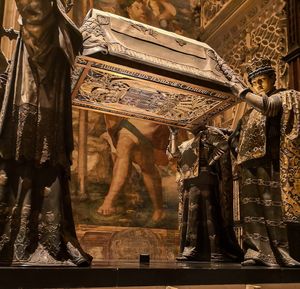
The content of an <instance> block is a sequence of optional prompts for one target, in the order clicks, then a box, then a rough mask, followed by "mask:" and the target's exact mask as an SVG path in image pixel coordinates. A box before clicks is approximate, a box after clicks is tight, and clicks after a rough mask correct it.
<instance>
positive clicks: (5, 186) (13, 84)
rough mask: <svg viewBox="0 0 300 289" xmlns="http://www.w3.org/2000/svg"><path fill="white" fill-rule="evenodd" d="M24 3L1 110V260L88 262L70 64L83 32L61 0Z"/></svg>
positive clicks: (20, 2) (20, 4) (19, 2)
mask: <svg viewBox="0 0 300 289" xmlns="http://www.w3.org/2000/svg"><path fill="white" fill-rule="evenodd" d="M16 4H17V8H18V10H19V12H20V15H21V18H20V24H21V31H20V37H19V39H18V41H17V45H16V50H15V54H14V58H13V60H12V64H11V68H10V71H9V75H8V80H7V84H6V90H5V95H4V98H3V102H2V107H1V113H0V263H1V264H4V265H10V264H13V265H64V266H65V265H78V266H88V265H89V264H90V262H91V257H90V256H89V255H88V254H86V253H85V252H84V251H83V250H82V248H81V247H80V245H79V243H78V240H77V237H76V233H75V227H74V222H73V217H72V209H71V200H70V193H69V187H68V180H69V169H70V163H71V159H70V153H71V151H72V148H73V143H72V115H71V109H72V106H71V97H70V66H71V65H72V64H73V61H74V56H75V55H76V54H77V53H78V51H79V49H80V47H81V43H82V37H81V34H80V33H79V31H78V30H77V28H76V27H75V26H74V25H73V23H72V22H71V20H70V19H69V18H68V17H67V16H66V13H65V6H64V5H63V3H61V2H60V0H55V1H50V0H16ZM4 82H5V81H4Z"/></svg>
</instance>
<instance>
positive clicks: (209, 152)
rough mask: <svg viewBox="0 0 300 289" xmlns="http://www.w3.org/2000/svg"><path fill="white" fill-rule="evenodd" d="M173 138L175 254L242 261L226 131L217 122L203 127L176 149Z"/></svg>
mask: <svg viewBox="0 0 300 289" xmlns="http://www.w3.org/2000/svg"><path fill="white" fill-rule="evenodd" d="M173 131H174V130H173ZM173 139H175V137H174V133H173ZM172 143H173V141H171V144H170V146H169V152H170V154H171V156H172V157H174V158H176V159H177V167H178V172H179V188H180V201H179V228H180V256H179V257H178V258H177V260H178V261H216V262H224V261H231V262H234V261H241V259H242V256H243V253H242V251H241V248H240V247H239V245H238V242H237V240H236V237H235V233H234V230H233V207H232V206H233V195H232V185H233V182H232V172H231V162H230V154H229V150H228V143H227V137H226V136H225V134H224V132H222V131H221V130H220V129H218V128H215V127H206V128H203V129H201V131H200V132H199V133H197V134H196V136H195V137H194V138H192V139H190V140H188V141H185V142H183V143H182V144H181V145H180V146H179V148H178V150H176V149H175V148H176V145H174V143H173V144H172Z"/></svg>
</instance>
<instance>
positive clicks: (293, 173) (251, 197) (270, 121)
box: [230, 59, 300, 267]
mask: <svg viewBox="0 0 300 289" xmlns="http://www.w3.org/2000/svg"><path fill="white" fill-rule="evenodd" d="M247 71H248V80H249V82H250V84H251V89H249V88H245V87H242V85H240V84H236V85H235V87H234V89H233V91H234V92H235V93H236V94H237V95H239V97H240V98H242V99H243V100H244V101H246V102H247V103H248V104H249V105H250V106H251V108H250V109H249V110H248V111H247V112H246V114H245V115H244V116H243V118H242V119H241V120H240V123H239V124H238V127H237V129H236V131H235V132H234V133H233V135H232V136H231V137H230V140H231V144H232V146H233V152H234V154H235V155H236V161H237V164H238V166H239V168H240V206H241V207H240V212H241V221H242V225H243V248H244V250H245V256H244V258H245V261H244V263H243V264H244V265H255V264H257V265H266V266H278V265H281V266H288V267H292V266H299V265H300V263H299V262H297V261H296V260H295V259H293V258H292V257H291V255H292V256H295V257H296V255H297V254H299V243H298V245H296V244H295V240H293V238H292V239H290V244H289V243H288V230H287V227H292V228H293V230H295V231H294V232H295V233H296V232H297V231H298V235H299V225H300V196H299V184H300V170H299V165H298V164H299V161H300V138H299V129H300V123H299V113H300V110H299V103H300V93H299V92H298V91H295V90H283V89H276V87H275V79H276V75H275V70H274V68H273V67H272V66H271V61H270V60H268V59H259V60H255V61H253V62H252V63H251V64H250V65H249V67H248V70H247ZM296 236H297V235H296V234H295V236H294V238H295V237H296ZM296 238H297V237H296ZM297 250H298V253H297V252H296V251H297ZM298 257H299V256H298Z"/></svg>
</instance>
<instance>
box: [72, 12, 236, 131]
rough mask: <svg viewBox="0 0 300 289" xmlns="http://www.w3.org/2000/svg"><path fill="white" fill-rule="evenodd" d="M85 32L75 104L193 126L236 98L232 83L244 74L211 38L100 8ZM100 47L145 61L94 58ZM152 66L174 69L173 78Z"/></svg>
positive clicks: (89, 19)
mask: <svg viewBox="0 0 300 289" xmlns="http://www.w3.org/2000/svg"><path fill="white" fill-rule="evenodd" d="M81 31H82V34H83V37H84V51H83V55H84V56H82V57H80V58H78V60H77V65H76V70H75V72H74V75H73V88H74V90H73V104H74V105H75V106H80V107H84V108H87V109H93V110H98V111H101V112H104V113H111V114H116V115H119V116H124V117H136V118H142V119H147V120H151V121H155V122H159V123H164V124H168V125H176V126H179V127H184V128H189V129H193V128H195V127H197V126H199V125H200V124H203V123H206V122H207V121H208V119H210V118H211V117H213V116H214V115H216V114H218V113H220V112H222V111H224V110H226V109H227V108H229V107H230V106H232V105H234V104H235V103H236V99H235V98H234V96H233V95H231V93H229V91H230V89H229V88H230V87H231V86H233V84H234V83H236V82H239V81H240V80H239V78H238V76H237V75H235V74H234V72H233V71H232V70H231V69H230V68H229V67H228V66H227V65H226V63H225V62H224V61H223V60H222V59H221V58H220V57H219V56H218V55H217V54H216V52H215V51H214V50H213V49H212V48H210V47H209V46H208V45H206V44H205V43H201V42H198V41H195V40H193V39H189V38H186V37H183V36H180V35H177V34H174V33H171V32H167V31H164V30H161V29H158V28H155V27H152V26H149V25H145V24H142V23H139V22H136V21H133V20H130V19H126V18H123V17H120V16H116V15H113V14H110V13H105V12H102V11H99V10H95V9H93V10H91V11H90V12H89V14H88V16H87V17H86V19H85V22H84V24H83V26H82V28H81ZM99 52H101V53H102V54H104V55H112V56H115V57H117V58H118V59H124V60H127V61H128V60H130V61H132V63H139V64H140V65H139V66H138V67H139V69H136V68H132V67H127V66H123V65H120V63H122V61H119V62H118V63H119V64H116V63H111V62H108V60H107V61H106V59H105V57H101V60H100V59H95V58H91V57H88V56H90V55H93V54H95V53H99ZM124 63H125V61H124ZM146 66H147V67H151V66H152V67H155V68H160V69H162V70H163V71H170V73H169V75H170V77H166V76H162V75H159V74H154V73H150V72H149V71H147V69H146ZM172 72H176V73H177V74H181V75H184V76H188V77H189V78H187V79H191V82H193V83H188V82H184V81H180V80H178V79H175V78H174V77H172ZM192 79H194V81H192ZM185 81H189V80H185ZM195 83H196V84H195ZM208 85H209V88H208V87H207V86H208Z"/></svg>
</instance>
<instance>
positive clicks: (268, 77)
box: [247, 58, 276, 94]
mask: <svg viewBox="0 0 300 289" xmlns="http://www.w3.org/2000/svg"><path fill="white" fill-rule="evenodd" d="M247 73H248V81H249V82H250V84H251V86H252V90H253V91H254V92H255V93H258V94H266V93H268V92H270V91H271V90H273V89H274V87H275V81H276V74H275V69H274V68H273V67H272V63H271V60H270V59H267V58H261V59H255V60H252V61H251V62H249V64H248V66H247Z"/></svg>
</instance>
